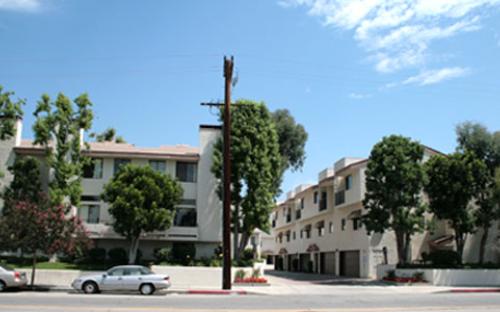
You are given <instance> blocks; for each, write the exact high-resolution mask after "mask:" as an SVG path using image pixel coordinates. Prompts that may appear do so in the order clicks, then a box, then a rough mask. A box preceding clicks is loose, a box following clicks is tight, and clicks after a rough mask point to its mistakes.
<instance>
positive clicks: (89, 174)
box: [83, 158, 103, 179]
mask: <svg viewBox="0 0 500 312" xmlns="http://www.w3.org/2000/svg"><path fill="white" fill-rule="evenodd" d="M102 162H103V160H102V158H92V159H91V160H90V162H89V163H88V164H87V165H85V166H84V167H83V178H85V179H102Z"/></svg>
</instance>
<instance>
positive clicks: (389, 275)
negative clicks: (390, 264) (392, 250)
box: [387, 270, 396, 279]
mask: <svg viewBox="0 0 500 312" xmlns="http://www.w3.org/2000/svg"><path fill="white" fill-rule="evenodd" d="M387 278H390V279H394V278H396V271H395V270H390V271H387Z"/></svg>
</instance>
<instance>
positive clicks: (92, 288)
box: [82, 282, 99, 294]
mask: <svg viewBox="0 0 500 312" xmlns="http://www.w3.org/2000/svg"><path fill="white" fill-rule="evenodd" d="M82 290H83V292H84V293H86V294H95V293H97V292H98V291H99V287H97V284H96V283H94V282H85V283H83V286H82Z"/></svg>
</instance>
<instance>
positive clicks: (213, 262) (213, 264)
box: [210, 258, 222, 267]
mask: <svg viewBox="0 0 500 312" xmlns="http://www.w3.org/2000/svg"><path fill="white" fill-rule="evenodd" d="M210 266H211V267H220V266H222V261H221V259H217V258H212V259H211V260H210Z"/></svg>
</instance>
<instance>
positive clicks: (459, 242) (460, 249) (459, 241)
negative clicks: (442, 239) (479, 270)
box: [455, 230, 464, 264]
mask: <svg viewBox="0 0 500 312" xmlns="http://www.w3.org/2000/svg"><path fill="white" fill-rule="evenodd" d="M455 244H456V246H457V254H458V260H459V264H462V256H463V253H464V234H463V233H461V232H460V231H457V230H455Z"/></svg>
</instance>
